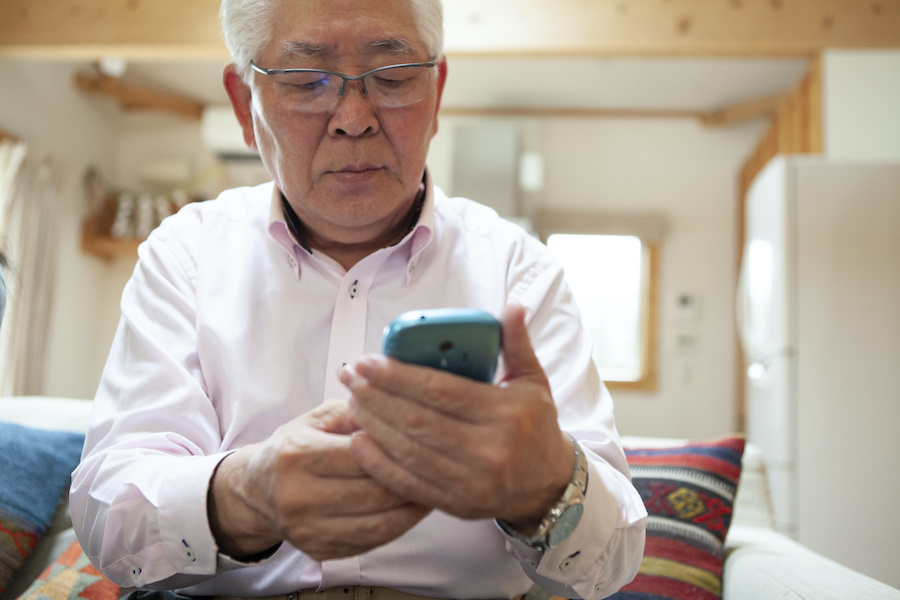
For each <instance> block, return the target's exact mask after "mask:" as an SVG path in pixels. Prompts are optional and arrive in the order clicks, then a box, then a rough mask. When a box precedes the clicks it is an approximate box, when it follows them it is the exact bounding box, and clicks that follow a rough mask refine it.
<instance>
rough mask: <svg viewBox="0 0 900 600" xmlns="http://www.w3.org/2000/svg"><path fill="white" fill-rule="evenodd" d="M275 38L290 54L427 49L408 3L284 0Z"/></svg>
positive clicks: (393, 0) (336, 55)
mask: <svg viewBox="0 0 900 600" xmlns="http://www.w3.org/2000/svg"><path fill="white" fill-rule="evenodd" d="M276 6H277V8H276V11H275V15H274V17H275V22H274V24H275V28H274V31H273V33H274V35H275V37H274V40H278V41H279V42H281V43H280V44H279V46H280V47H279V48H278V51H279V52H280V53H282V54H284V55H285V56H287V57H300V58H306V57H317V58H340V57H346V56H349V55H362V56H373V55H378V54H386V53H393V54H410V55H412V54H415V53H417V52H419V51H425V50H426V49H425V48H424V47H420V46H423V43H422V41H421V40H420V37H419V34H418V31H417V24H416V20H415V18H414V16H413V12H412V10H411V5H410V4H409V3H408V2H404V1H400V0H391V1H390V2H384V0H281V1H280V2H279V3H278V4H277V5H276Z"/></svg>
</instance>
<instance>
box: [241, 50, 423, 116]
mask: <svg viewBox="0 0 900 600" xmlns="http://www.w3.org/2000/svg"><path fill="white" fill-rule="evenodd" d="M436 66H438V64H437V61H435V60H434V59H432V60H430V61H428V62H419V63H403V64H399V65H385V66H383V67H378V68H377V69H372V70H371V71H366V72H365V73H362V74H361V75H344V74H343V73H338V72H337V71H328V70H326V69H263V68H262V67H260V66H259V65H257V64H256V63H255V62H254V61H252V60H251V61H250V68H252V69H253V70H254V71H256V72H257V73H261V74H263V75H281V74H283V73H322V74H325V75H335V76H337V77H340V78H341V80H342V81H341V89H340V90H338V98H340V97H341V96H343V95H344V92H345V91H346V90H347V82H348V81H359V82H360V84H361V87H362V91H363V93H364V94H366V95H368V94H369V91H368V90H367V89H366V80H365V78H366V77H368V76H369V75H372V74H374V73H378V72H381V71H387V70H390V69H399V68H400V67H422V68H428V69H433V68H434V67H436ZM413 104H415V103H413ZM401 106H402V105H401Z"/></svg>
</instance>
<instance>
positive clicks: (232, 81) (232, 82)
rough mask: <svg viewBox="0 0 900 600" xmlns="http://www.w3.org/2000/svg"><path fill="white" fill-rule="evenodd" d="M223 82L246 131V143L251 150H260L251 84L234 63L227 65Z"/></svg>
mask: <svg viewBox="0 0 900 600" xmlns="http://www.w3.org/2000/svg"><path fill="white" fill-rule="evenodd" d="M222 82H223V83H224V84H225V91H226V92H227V93H228V99H229V100H230V101H231V109H232V110H233V111H234V116H235V117H237V120H238V123H240V125H241V130H242V131H243V133H244V143H245V144H247V146H248V147H249V148H250V149H251V150H256V151H257V152H258V151H259V148H257V147H256V135H255V134H254V132H253V114H252V112H251V110H250V103H251V101H252V98H253V96H252V93H251V91H250V86H249V85H247V84H246V83H244V80H243V79H241V76H240V75H239V74H238V72H237V68H236V67H235V66H234V64H230V65H228V66H227V67H225V72H224V73H223V75H222Z"/></svg>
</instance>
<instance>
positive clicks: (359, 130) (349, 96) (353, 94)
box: [329, 80, 379, 137]
mask: <svg viewBox="0 0 900 600" xmlns="http://www.w3.org/2000/svg"><path fill="white" fill-rule="evenodd" d="M375 112H376V111H375V104H374V103H373V102H372V98H371V97H370V96H369V95H368V94H367V93H366V92H365V84H364V83H363V81H361V80H360V81H346V82H345V84H344V86H343V94H341V95H339V96H338V101H337V104H336V105H335V108H334V114H333V115H332V118H331V122H330V124H329V130H330V132H331V134H332V135H348V136H351V137H358V136H361V135H365V134H367V133H373V132H375V131H377V130H378V128H379V122H378V117H377V115H376V114H375Z"/></svg>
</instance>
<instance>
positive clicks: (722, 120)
mask: <svg viewBox="0 0 900 600" xmlns="http://www.w3.org/2000/svg"><path fill="white" fill-rule="evenodd" d="M783 100H784V94H775V95H773V96H765V97H763V98H756V99H754V100H750V101H748V102H740V103H738V104H732V105H731V106H726V107H723V108H720V109H719V110H714V111H712V112H709V113H706V114H704V115H703V116H702V117H701V118H700V120H701V121H703V124H704V125H706V126H708V127H712V126H718V125H730V124H732V123H738V122H740V121H746V120H748V119H755V118H757V117H771V116H774V115H775V112H776V111H777V110H778V107H779V105H780V103H781V102H782V101H783Z"/></svg>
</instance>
